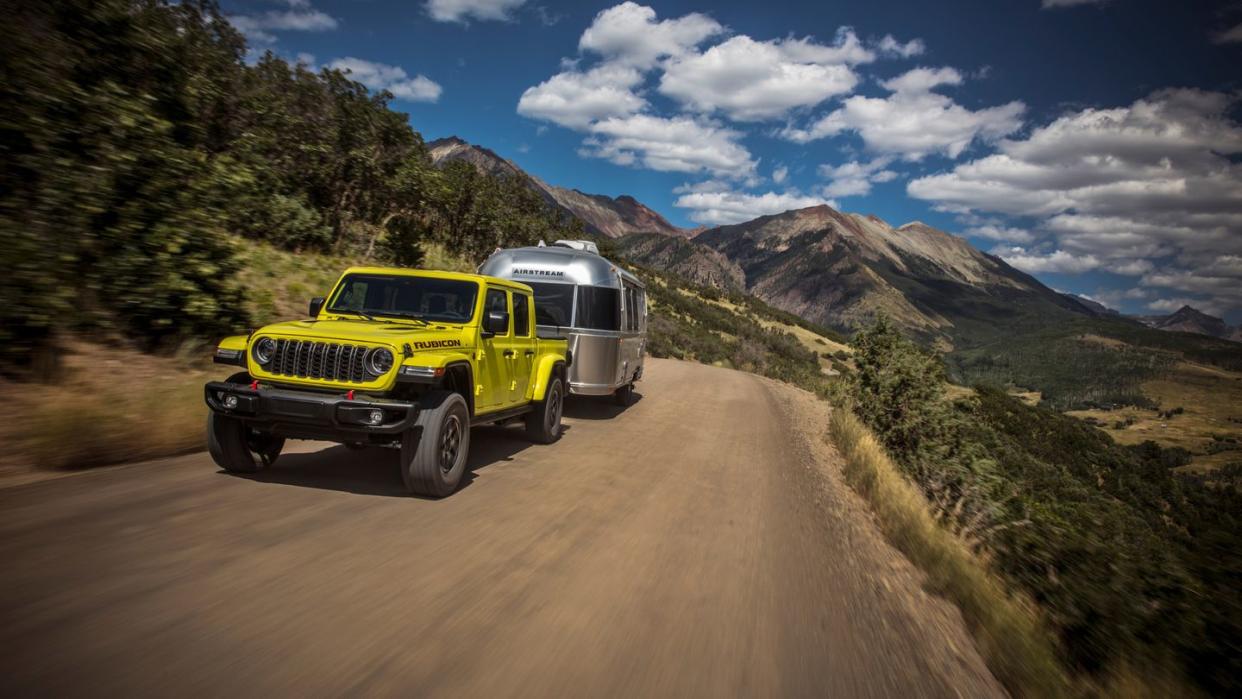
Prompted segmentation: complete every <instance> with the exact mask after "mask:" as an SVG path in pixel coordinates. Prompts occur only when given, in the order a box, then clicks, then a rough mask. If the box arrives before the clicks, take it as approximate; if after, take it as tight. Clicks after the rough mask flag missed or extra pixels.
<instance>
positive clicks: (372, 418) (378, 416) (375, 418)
mask: <svg viewBox="0 0 1242 699" xmlns="http://www.w3.org/2000/svg"><path fill="white" fill-rule="evenodd" d="M383 421H384V411H383V410H372V411H371V414H370V415H367V422H368V423H369V424H372V425H378V424H380V423H381V422H383Z"/></svg>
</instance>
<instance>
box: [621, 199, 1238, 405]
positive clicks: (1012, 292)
mask: <svg viewBox="0 0 1242 699" xmlns="http://www.w3.org/2000/svg"><path fill="white" fill-rule="evenodd" d="M617 245H618V248H619V249H620V250H621V252H622V253H623V254H625V255H626V256H627V257H629V258H630V259H632V260H634V261H635V262H637V263H640V264H643V265H647V266H650V267H653V268H656V269H662V270H665V271H667V272H670V273H673V274H676V275H678V276H681V277H683V278H685V279H687V280H690V281H693V282H695V283H698V284H704V285H709V286H713V287H716V288H718V289H721V290H725V291H740V292H746V293H750V294H753V295H755V296H757V297H758V298H760V299H762V300H763V301H765V302H766V303H768V304H771V305H772V306H775V307H777V308H780V309H782V310H785V311H788V312H791V313H794V314H797V315H798V316H801V317H802V318H805V319H807V320H808V321H811V322H814V323H817V324H819V325H823V326H826V327H829V328H833V329H835V330H838V331H840V332H843V333H851V332H853V331H855V330H857V329H859V328H860V327H863V326H865V325H866V324H868V323H869V322H871V321H872V320H873V319H875V318H876V317H878V316H881V315H883V316H885V317H888V318H889V319H891V320H892V321H893V322H894V323H895V324H896V325H897V326H898V327H900V328H901V329H902V330H903V332H905V333H906V334H908V335H909V336H911V337H913V338H915V339H917V340H919V341H920V342H921V343H923V344H924V345H926V346H930V347H934V348H936V349H938V350H940V351H942V352H944V353H945V360H946V362H947V364H948V368H949V371H950V375H951V377H952V378H953V379H954V380H955V381H956V382H958V383H963V384H967V385H969V384H974V383H980V382H982V383H988V384H995V385H999V386H1016V387H1023V388H1027V389H1033V390H1038V391H1041V392H1042V394H1043V397H1044V400H1045V401H1046V402H1047V403H1048V404H1049V405H1051V406H1053V407H1056V408H1059V409H1068V408H1071V407H1083V406H1089V405H1107V404H1116V403H1131V404H1138V405H1143V404H1144V403H1145V402H1146V400H1147V399H1146V398H1145V397H1144V396H1143V395H1142V392H1141V391H1140V390H1139V384H1141V383H1142V381H1144V380H1145V379H1147V378H1150V377H1152V376H1155V375H1158V374H1159V373H1160V372H1161V371H1163V370H1165V369H1167V368H1168V367H1169V366H1171V364H1172V363H1173V362H1175V361H1177V360H1179V359H1186V360H1189V361H1195V362H1202V363H1206V364H1212V365H1216V366H1220V367H1225V368H1229V369H1242V344H1239V343H1237V342H1231V341H1228V340H1226V339H1222V338H1220V337H1210V336H1207V335H1199V334H1192V333H1188V332H1168V331H1165V330H1157V329H1153V328H1151V327H1148V326H1147V325H1145V324H1144V323H1142V322H1140V321H1139V320H1136V319H1131V318H1126V317H1123V316H1120V315H1118V314H1116V313H1113V312H1110V311H1108V310H1107V309H1103V308H1102V307H1100V308H1093V307H1091V306H1090V305H1089V304H1087V303H1084V302H1082V301H1080V300H1078V299H1076V298H1073V297H1069V296H1066V295H1063V294H1060V293H1058V292H1056V291H1053V290H1052V289H1050V288H1048V287H1046V286H1044V285H1043V284H1041V283H1040V282H1039V281H1038V280H1036V279H1035V278H1033V277H1031V276H1030V275H1027V274H1024V273H1023V272H1020V271H1018V270H1016V269H1014V268H1013V267H1010V266H1009V265H1008V264H1006V263H1005V262H1004V260H1001V259H1000V258H998V257H994V256H992V255H988V254H986V253H983V252H980V251H979V250H977V249H975V248H974V247H973V246H971V245H970V244H969V243H968V242H967V241H965V240H964V239H962V238H958V237H956V236H952V235H949V234H948V233H945V232H943V231H940V230H937V229H935V228H931V227H930V226H926V225H923V224H921V223H910V224H906V225H904V226H901V227H898V228H893V227H891V226H889V225H888V224H886V223H885V222H883V221H881V220H880V219H878V218H875V217H873V216H862V215H858V214H844V213H840V212H838V211H835V210H833V209H832V208H830V207H828V206H817V207H812V208H807V209H801V210H797V211H788V212H786V213H783V214H777V215H773V216H764V217H761V218H757V219H755V220H753V221H748V222H746V223H740V224H736V225H729V226H720V227H718V228H712V229H709V230H706V231H703V232H701V233H699V234H698V235H697V236H695V237H694V238H693V239H692V240H681V239H676V238H669V237H666V236H654V235H643V234H634V235H629V236H626V237H623V238H621V239H620V240H619V241H618V242H617ZM1172 329H1173V330H1184V329H1186V326H1185V325H1184V324H1183V325H1180V326H1176V327H1173V328H1172Z"/></svg>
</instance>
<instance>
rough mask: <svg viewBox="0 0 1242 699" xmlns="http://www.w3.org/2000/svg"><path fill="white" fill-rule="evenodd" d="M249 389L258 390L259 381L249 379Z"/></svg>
mask: <svg viewBox="0 0 1242 699" xmlns="http://www.w3.org/2000/svg"><path fill="white" fill-rule="evenodd" d="M250 390H252V391H257V390H259V382H258V381H251V382H250Z"/></svg>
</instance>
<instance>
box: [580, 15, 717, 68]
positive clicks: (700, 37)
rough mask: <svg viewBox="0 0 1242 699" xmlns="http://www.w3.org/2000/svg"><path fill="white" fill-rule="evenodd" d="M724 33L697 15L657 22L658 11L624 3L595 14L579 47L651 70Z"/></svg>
mask: <svg viewBox="0 0 1242 699" xmlns="http://www.w3.org/2000/svg"><path fill="white" fill-rule="evenodd" d="M723 31H724V27H722V26H721V25H720V23H719V22H717V21H716V20H714V19H712V18H711V17H708V16H707V15H703V14H699V13H697V12H692V13H690V14H688V15H685V16H684V17H679V18H677V19H666V20H660V21H656V13H655V10H653V9H651V8H650V7H645V6H643V5H639V4H637V3H634V2H624V3H621V4H620V5H616V6H615V7H610V8H608V9H607V10H603V11H601V12H600V13H599V14H597V15H595V21H593V22H592V23H591V26H589V27H587V29H586V31H584V32H583V33H582V38H581V39H579V41H578V48H579V49H580V50H582V51H591V52H593V53H597V54H599V55H601V56H603V57H604V58H606V59H609V60H614V61H617V62H619V63H623V64H626V65H632V66H636V67H639V68H650V67H652V66H654V65H655V63H656V61H658V60H659V59H661V58H664V57H667V56H678V55H681V54H682V53H683V52H685V51H687V50H690V49H692V48H694V47H695V46H697V45H699V44H700V43H702V42H703V41H704V40H706V39H708V38H709V37H712V36H715V35H717V34H719V33H721V32H723Z"/></svg>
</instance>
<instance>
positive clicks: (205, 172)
mask: <svg viewBox="0 0 1242 699" xmlns="http://www.w3.org/2000/svg"><path fill="white" fill-rule="evenodd" d="M10 9H11V10H12V13H13V16H10V17H9V19H10V20H11V22H12V23H13V26H20V27H23V31H21V32H12V33H11V35H10V36H8V37H7V38H6V41H5V42H4V45H3V47H2V48H0V66H3V72H4V74H5V75H8V76H20V78H17V79H11V80H5V81H3V83H2V85H0V97H2V99H0V142H3V144H4V152H5V168H4V170H3V172H0V240H2V241H3V242H4V244H3V245H0V268H3V269H4V272H5V273H4V274H3V275H0V375H7V376H9V377H22V376H23V375H25V376H27V377H28V376H31V375H33V376H35V377H48V376H52V375H54V374H55V372H56V369H57V367H58V365H59V364H60V360H61V358H62V356H63V354H62V351H61V349H62V346H63V342H64V339H65V338H66V337H72V336H74V335H82V334H90V335H92V336H98V335H109V336H118V337H123V338H125V339H126V340H127V341H129V342H132V343H133V344H135V345H138V346H141V347H142V348H143V349H148V350H153V349H159V350H164V351H168V350H169V349H170V348H175V347H177V346H179V345H180V344H182V343H183V342H186V341H189V340H193V339H195V338H205V337H214V336H217V335H221V334H225V333H228V332H232V331H235V330H237V329H239V328H245V327H247V326H249V325H251V324H252V323H253V322H254V321H255V320H256V317H255V316H253V315H252V313H254V312H255V311H256V310H257V311H258V312H260V313H262V312H265V311H268V310H270V308H269V307H268V306H267V305H266V303H265V302H264V301H262V300H261V301H259V302H258V303H255V302H252V301H251V300H248V299H245V298H244V293H243V292H244V289H245V288H246V287H245V286H244V285H243V281H244V280H243V279H241V278H239V274H240V272H241V271H242V270H243V269H247V261H246V260H243V259H240V258H241V256H242V255H243V254H244V246H241V245H239V241H243V240H245V241H253V242H263V243H266V244H268V245H270V246H272V247H274V248H278V249H282V250H289V251H295V252H299V253H307V252H312V253H322V254H332V255H337V256H344V257H348V258H351V259H367V260H380V261H391V262H396V263H399V264H404V265H416V264H421V263H422V262H423V261H424V260H423V255H424V254H425V251H426V250H427V249H428V248H429V247H430V246H431V245H433V244H434V245H438V246H440V247H441V248H442V249H444V250H445V251H446V252H448V253H450V254H451V255H453V256H455V257H458V258H461V259H465V260H468V261H470V262H472V263H476V264H477V263H478V262H479V261H481V259H482V258H483V257H485V256H486V254H487V253H489V252H491V250H492V249H494V248H495V247H497V246H506V245H513V244H524V243H531V242H534V241H535V240H537V239H539V238H547V239H556V238H564V237H578V236H580V231H581V225H580V224H579V223H578V222H576V221H573V222H571V221H566V220H564V219H562V217H561V215H560V214H559V213H557V212H556V211H554V210H553V209H552V208H551V207H550V206H549V205H547V204H546V203H545V202H544V201H543V200H542V199H541V198H539V196H538V195H536V194H534V193H533V192H532V191H531V190H530V188H529V187H527V186H526V183H525V182H523V181H521V180H520V179H517V178H512V177H492V176H489V175H486V174H482V173H480V172H479V171H478V170H476V169H475V168H474V167H472V166H471V165H469V164H468V163H452V164H449V165H447V166H446V167H444V168H442V169H441V168H436V167H433V166H432V164H431V162H430V160H429V158H428V154H427V149H426V147H425V145H424V143H423V139H422V137H421V135H420V134H419V133H418V132H417V131H415V130H414V129H413V128H411V126H410V125H409V123H408V121H407V117H406V115H405V114H401V113H399V112H395V111H393V110H391V109H390V108H389V107H388V102H389V100H390V99H391V97H392V96H391V95H390V94H388V93H387V92H379V93H372V92H370V91H368V90H367V89H366V88H365V87H364V86H362V85H361V84H359V83H357V82H354V81H353V80H351V79H350V77H349V76H347V75H345V74H342V73H341V72H339V71H336V70H331V69H323V70H319V71H317V72H315V71H312V70H310V69H308V68H307V67H306V66H303V65H291V64H289V63H287V62H285V61H284V60H283V59H281V58H279V57H277V56H275V55H273V54H271V53H267V54H266V55H264V56H262V57H260V58H259V59H258V61H257V62H256V63H255V64H254V65H247V64H246V62H245V61H244V60H243V59H244V57H245V55H246V45H245V41H244V39H243V38H242V37H241V35H240V34H238V33H237V32H236V31H235V30H234V29H233V28H232V26H231V25H230V24H229V23H228V22H227V21H225V20H224V17H223V15H222V14H221V12H220V9H219V7H218V6H217V5H216V4H215V2H212V1H211V0H188V1H185V2H178V3H172V2H161V1H159V0H66V1H65V2H54V3H17V4H16V5H13V6H12V7H11V8H10ZM49 57H53V59H54V60H53V59H49ZM249 262H251V263H252V264H251V265H250V267H249V268H250V269H254V268H256V267H257V266H258V265H260V264H261V261H256V260H249Z"/></svg>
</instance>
